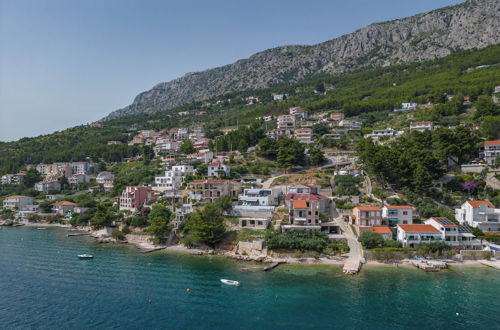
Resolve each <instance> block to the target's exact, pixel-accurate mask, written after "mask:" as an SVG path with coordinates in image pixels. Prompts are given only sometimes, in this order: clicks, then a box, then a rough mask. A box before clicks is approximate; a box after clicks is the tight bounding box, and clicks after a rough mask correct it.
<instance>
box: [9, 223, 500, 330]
mask: <svg viewBox="0 0 500 330" xmlns="http://www.w3.org/2000/svg"><path fill="white" fill-rule="evenodd" d="M0 228H1V227H0ZM67 235H68V231H67V230H66V229H64V228H48V229H47V230H37V229H36V228H28V227H18V228H7V227H3V228H1V229H0V329H89V328H97V329H429V328H431V329H500V272H499V271H498V270H495V269H493V268H488V267H484V266H456V267H451V268H450V269H449V270H445V271H442V272H438V273H425V272H423V271H420V270H417V269H413V268H408V267H399V268H396V267H389V266H388V267H384V266H378V267H377V266H366V267H364V268H363V270H362V272H361V273H360V274H359V275H356V276H344V275H343V274H342V269H341V267H340V266H324V265H321V266H316V265H281V266H279V267H277V268H275V269H274V270H272V271H269V272H263V271H256V272H242V271H241V268H242V267H247V268H250V269H252V268H253V267H257V266H258V265H257V264H249V263H241V262H237V261H233V260H230V259H227V258H224V257H221V256H195V255H187V254H183V253H179V252H168V251H157V252H153V253H149V254H144V253H141V252H140V251H138V250H136V249H135V248H134V247H132V246H129V245H113V244H97V243H95V242H94V241H93V240H92V239H91V238H90V237H87V236H79V237H68V236H67ZM82 253H88V254H92V255H94V259H89V260H81V259H79V258H78V257H77V255H78V254H82ZM221 278H226V279H231V280H237V281H240V282H241V286H239V287H233V286H227V285H224V284H222V283H221V282H220V279H221ZM187 289H189V292H188V290H187Z"/></svg>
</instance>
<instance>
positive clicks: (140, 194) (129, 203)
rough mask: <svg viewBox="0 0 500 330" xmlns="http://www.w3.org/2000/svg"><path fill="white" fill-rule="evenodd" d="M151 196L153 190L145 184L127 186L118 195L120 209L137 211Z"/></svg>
mask: <svg viewBox="0 0 500 330" xmlns="http://www.w3.org/2000/svg"><path fill="white" fill-rule="evenodd" d="M152 198H153V191H152V190H151V189H150V188H148V187H145V186H128V187H126V188H125V190H124V191H123V192H122V196H121V197H120V210H129V211H137V209H138V208H139V207H140V206H142V205H144V203H146V202H147V201H149V200H151V199H152Z"/></svg>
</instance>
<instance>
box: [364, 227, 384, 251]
mask: <svg viewBox="0 0 500 330" xmlns="http://www.w3.org/2000/svg"><path fill="white" fill-rule="evenodd" d="M358 241H359V242H360V243H361V245H363V247H364V248H365V249H374V248H377V247H382V246H384V238H383V237H382V235H380V234H379V233H375V232H373V231H364V232H362V233H361V235H360V236H359V239H358Z"/></svg>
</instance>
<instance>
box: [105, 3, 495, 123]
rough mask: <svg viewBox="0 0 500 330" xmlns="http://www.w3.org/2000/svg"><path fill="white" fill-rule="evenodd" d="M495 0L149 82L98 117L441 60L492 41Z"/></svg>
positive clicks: (157, 110)
mask: <svg viewBox="0 0 500 330" xmlns="http://www.w3.org/2000/svg"><path fill="white" fill-rule="evenodd" d="M498 31H500V1H499V0H468V1H466V2H464V3H462V4H459V5H455V6H450V7H445V8H441V9H438V10H434V11H431V12H428V13H423V14H418V15H415V16H411V17H408V18H403V19H397V20H393V21H388V22H383V23H375V24H371V25H369V26H367V27H364V28H361V29H359V30H357V31H355V32H352V33H350V34H346V35H343V36H341V37H339V38H336V39H332V40H329V41H326V42H323V43H320V44H317V45H313V46H283V47H277V48H273V49H268V50H265V51H262V52H259V53H256V54H254V55H252V56H250V57H249V58H248V59H242V60H239V61H236V62H235V63H233V64H229V65H225V66H221V67H218V68H214V69H209V70H205V71H201V72H194V73H188V74H186V75H184V76H183V77H180V78H178V79H174V80H172V81H169V82H164V83H160V84H157V85H156V86H154V87H153V88H152V89H150V90H148V91H145V92H142V93H140V94H139V95H137V96H136V97H135V99H134V101H133V103H132V104H131V105H129V106H127V107H125V108H123V109H119V110H116V111H114V112H112V113H111V114H110V115H108V116H107V117H106V118H104V120H108V119H113V118H118V117H122V116H127V115H134V114H140V113H154V112H159V111H166V110H169V109H171V108H174V107H176V106H179V105H182V104H184V103H187V102H191V101H193V100H194V101H201V100H205V99H209V98H212V97H215V96H219V95H223V94H225V93H228V92H232V91H243V90H249V89H256V88H268V87H272V86H275V85H279V84H283V83H296V82H299V81H300V80H302V79H304V78H306V77H308V76H310V75H313V74H317V73H329V74H339V73H344V72H350V71H353V70H358V69H362V68H368V67H377V66H387V65H391V64H396V63H402V62H415V61H425V60H429V59H433V58H438V57H444V56H446V55H449V54H451V53H453V52H456V51H459V50H467V49H473V48H483V47H486V46H489V45H493V44H498V43H499V42H500V33H498Z"/></svg>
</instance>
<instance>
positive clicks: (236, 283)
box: [220, 278, 240, 286]
mask: <svg viewBox="0 0 500 330" xmlns="http://www.w3.org/2000/svg"><path fill="white" fill-rule="evenodd" d="M220 281H221V282H222V283H224V284H227V285H233V286H239V285H240V282H238V281H233V280H226V279H224V278H221V279H220Z"/></svg>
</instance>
